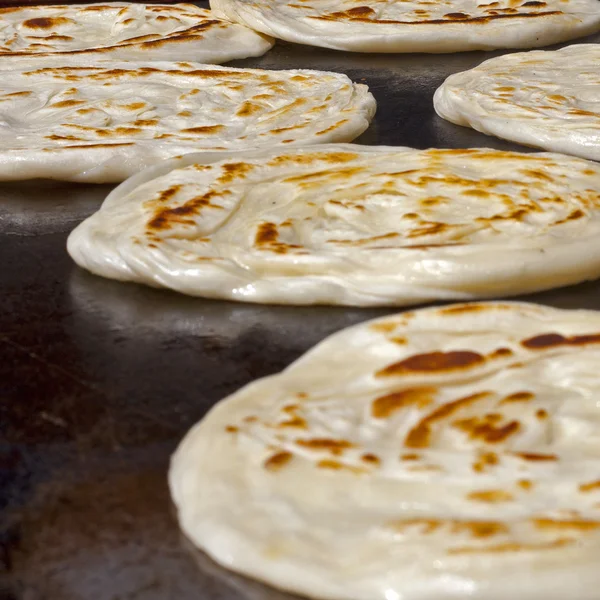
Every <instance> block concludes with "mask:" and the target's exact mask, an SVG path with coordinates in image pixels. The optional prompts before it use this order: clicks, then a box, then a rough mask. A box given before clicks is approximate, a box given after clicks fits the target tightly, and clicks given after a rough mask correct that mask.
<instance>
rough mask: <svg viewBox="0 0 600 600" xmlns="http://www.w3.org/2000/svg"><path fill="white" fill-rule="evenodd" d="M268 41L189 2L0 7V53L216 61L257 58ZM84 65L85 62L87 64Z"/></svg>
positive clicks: (91, 57) (266, 46) (57, 58)
mask: <svg viewBox="0 0 600 600" xmlns="http://www.w3.org/2000/svg"><path fill="white" fill-rule="evenodd" d="M272 45H273V42H272V40H271V39H270V38H268V37H267V36H264V35H261V34H258V33H256V32H254V31H252V30H250V29H248V28H247V27H244V26H243V25H238V24H234V23H232V22H230V21H227V20H223V19H219V18H217V17H215V15H214V14H212V13H211V12H210V11H208V10H206V9H202V8H198V7H197V6H194V5H193V4H172V5H165V4H156V5H148V4H138V3H130V2H108V3H105V4H72V5H64V6H63V5H56V6H31V7H21V8H19V7H15V8H0V56H2V55H11V56H12V55H22V54H25V55H28V54H57V53H58V54H61V55H63V56H56V57H55V61H57V62H56V63H55V64H57V65H60V60H61V59H62V58H65V57H66V55H69V56H71V55H73V54H75V55H80V56H81V57H84V58H85V59H86V60H87V61H91V62H93V61H94V60H95V59H97V58H111V59H119V60H141V61H148V60H193V61H196V62H206V63H222V62H226V61H228V60H233V59H235V58H245V57H248V56H260V55H261V54H264V53H265V52H266V51H267V50H268V49H269V48H270V47H271V46H272ZM88 64H89V62H88Z"/></svg>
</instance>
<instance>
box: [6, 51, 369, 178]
mask: <svg viewBox="0 0 600 600" xmlns="http://www.w3.org/2000/svg"><path fill="white" fill-rule="evenodd" d="M25 64H26V66H25ZM77 64H79V65H84V66H74V65H75V63H72V64H70V66H62V64H61V66H55V64H54V61H53V60H52V59H51V57H45V58H44V59H42V58H39V59H34V58H24V59H23V60H17V59H13V58H10V59H9V58H5V59H1V58H0V107H1V109H0V110H1V120H0V132H1V134H2V147H0V180H4V181H6V180H18V179H29V178H35V177H48V178H52V179H63V180H68V181H82V182H96V183H99V182H115V181H122V180H123V179H125V178H127V177H129V176H130V175H133V174H134V173H136V172H137V171H139V170H141V169H143V168H145V167H148V166H151V165H153V164H155V163H156V162H158V161H161V160H163V159H167V158H172V157H173V156H179V155H182V154H185V153H189V152H197V151H199V150H202V151H211V152H212V151H225V150H232V149H234V150H239V149H244V148H260V147H267V146H268V147H271V146H273V145H279V144H284V145H293V144H299V143H302V144H316V143H325V142H331V141H350V140H352V139H354V138H355V137H356V136H358V135H359V134H360V133H362V132H363V131H364V130H365V129H366V128H367V127H368V124H369V121H370V119H371V118H372V117H373V114H374V112H375V100H374V99H373V96H372V95H371V94H370V93H369V92H368V89H367V87H366V86H364V85H356V84H353V83H352V81H350V79H348V77H346V76H345V75H340V74H337V73H325V72H318V71H298V70H296V71H259V70H250V69H225V68H223V67H214V66H208V65H204V64H198V63H187V62H177V63H174V62H146V63H129V62H117V61H97V62H95V66H87V63H86V62H85V61H83V60H82V61H81V62H79V63H77ZM19 65H20V66H19Z"/></svg>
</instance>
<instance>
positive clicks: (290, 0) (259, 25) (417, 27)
mask: <svg viewBox="0 0 600 600" xmlns="http://www.w3.org/2000/svg"><path fill="white" fill-rule="evenodd" d="M211 8H212V9H213V11H214V12H215V14H218V15H221V16H223V17H226V18H228V19H231V20H232V21H236V22H238V23H243V24H244V25H247V26H248V27H251V28H252V29H255V30H256V31H261V32H262V33H265V34H267V35H271V36H273V37H276V38H281V39H283V40H288V41H290V42H296V43H300V44H309V45H313V46H323V47H326V48H335V49H337V50H350V51H354V52H459V51H463V50H490V49H494V48H536V47H540V46H546V45H548V44H553V43H556V42H562V41H565V40H570V39H573V38H576V37H581V36H584V35H589V34H592V33H594V32H596V31H598V30H600V2H598V1H597V0H494V1H490V2H485V1H484V2H479V1H478V0H444V1H433V0H402V1H401V2H398V1H397V0H377V1H376V2H360V1H359V0H211Z"/></svg>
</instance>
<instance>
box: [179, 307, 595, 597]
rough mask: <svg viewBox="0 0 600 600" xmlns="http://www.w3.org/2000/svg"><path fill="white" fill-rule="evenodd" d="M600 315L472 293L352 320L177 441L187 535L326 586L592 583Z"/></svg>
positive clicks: (292, 579)
mask: <svg viewBox="0 0 600 600" xmlns="http://www.w3.org/2000/svg"><path fill="white" fill-rule="evenodd" d="M599 361H600V314H599V313H597V312H587V311H564V310H557V309H552V308H547V307H542V306H536V305H533V304H518V303H514V304H513V303H504V304H495V303H490V304H470V305H469V304H466V305H454V306H449V307H446V308H433V309H428V310H420V311H417V312H414V313H405V314H398V315H394V316H388V317H384V318H382V319H378V320H375V321H370V322H367V323H362V324H360V325H357V326H354V327H351V328H349V329H345V330H343V331H342V332H340V333H337V334H334V335H332V336H331V337H329V338H327V339H326V340H325V341H324V342H322V343H321V344H319V345H318V346H316V347H315V348H314V349H312V350H311V351H309V352H308V353H307V354H305V355H304V356H303V357H301V358H300V359H299V360H297V361H296V362H295V363H293V364H292V365H291V366H289V367H288V368H287V369H285V370H284V371H283V372H281V373H280V374H278V375H274V376H271V377H266V378H264V379H260V380H258V381H256V382H254V383H251V384H250V385H248V386H246V387H244V388H243V389H241V390H240V391H238V392H236V393H235V394H233V395H232V396H230V397H228V398H226V399H225V400H224V401H222V402H220V403H219V404H217V406H216V407H215V408H213V409H212V410H211V411H210V413H209V414H208V416H207V417H205V418H204V420H203V421H201V422H200V423H199V424H198V425H196V426H195V427H194V428H193V429H192V430H191V431H190V432H189V433H188V435H187V436H186V438H185V439H184V440H183V442H182V443H181V445H180V446H179V448H178V450H177V452H176V453H175V455H174V457H173V459H172V463H171V470H170V473H169V483H170V488H171V494H172V496H173V499H174V501H175V505H176V506H177V509H178V514H179V521H180V524H181V527H182V529H183V531H184V532H185V534H186V535H187V536H188V537H189V538H190V539H191V540H192V541H193V542H194V543H195V544H196V545H197V546H199V547H200V548H202V549H204V550H206V551H207V552H208V553H209V554H210V555H211V556H212V557H213V558H214V559H215V560H216V561H217V562H219V563H221V564H222V565H223V566H225V567H228V568H230V569H232V570H234V571H238V572H241V573H244V574H247V575H250V576H251V577H255V578H257V579H261V580H264V581H265V582H268V583H270V584H272V585H274V586H277V587H280V588H283V589H286V590H289V591H293V592H298V593H301V594H306V595H307V596H310V597H315V598H327V599H331V600H390V598H396V599H400V598H401V599H402V600H417V599H418V600H441V599H446V598H448V599H449V598H454V599H459V598H460V599H461V600H462V599H465V598H469V599H474V598H476V599H480V600H507V599H509V598H515V599H516V598H518V599H519V600H540V599H544V600H565V599H566V598H573V599H575V598H577V600H597V598H598V560H599V559H600V410H599V408H598V403H597V400H598V394H599V393H600V375H599V373H598V362H599Z"/></svg>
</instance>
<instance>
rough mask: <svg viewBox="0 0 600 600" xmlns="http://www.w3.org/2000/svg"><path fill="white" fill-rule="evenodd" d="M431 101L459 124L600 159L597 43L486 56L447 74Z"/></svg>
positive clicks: (599, 56) (444, 116)
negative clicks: (468, 67) (465, 68)
mask: <svg viewBox="0 0 600 600" xmlns="http://www.w3.org/2000/svg"><path fill="white" fill-rule="evenodd" d="M598 4H599V5H600V2H599V3H598ZM434 106H435V110H436V111H437V113H438V114H439V115H440V116H441V117H443V118H445V119H448V120H449V121H452V122H453V123H456V124H458V125H469V126H471V127H473V128H475V129H477V130H478V131H482V132H483V133H488V134H491V135H497V136H498V137H501V138H505V139H508V140H512V141H515V142H519V143H521V144H526V145H528V146H537V147H540V148H544V149H546V150H552V151H555V152H566V153H568V154H574V155H576V156H582V157H584V158H591V159H593V160H600V44H580V45H575V46H569V47H567V48H563V49H562V50H558V51H554V52H543V51H537V52H522V53H517V54H507V55H505V56H500V57H498V58H493V59H491V60H487V61H485V62H484V63H482V64H481V65H479V66H478V67H476V68H475V69H471V70H470V71H466V72H464V73H457V74H455V75H451V76H450V77H448V79H447V80H446V81H445V82H444V84H443V85H442V86H441V87H440V88H439V89H438V90H437V91H436V93H435V96H434Z"/></svg>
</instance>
